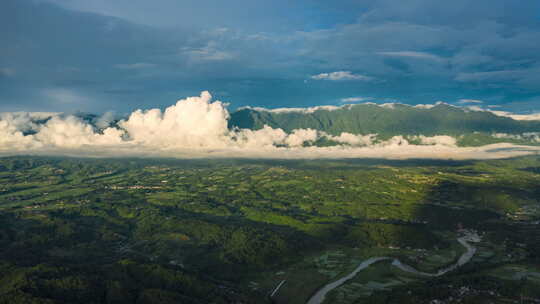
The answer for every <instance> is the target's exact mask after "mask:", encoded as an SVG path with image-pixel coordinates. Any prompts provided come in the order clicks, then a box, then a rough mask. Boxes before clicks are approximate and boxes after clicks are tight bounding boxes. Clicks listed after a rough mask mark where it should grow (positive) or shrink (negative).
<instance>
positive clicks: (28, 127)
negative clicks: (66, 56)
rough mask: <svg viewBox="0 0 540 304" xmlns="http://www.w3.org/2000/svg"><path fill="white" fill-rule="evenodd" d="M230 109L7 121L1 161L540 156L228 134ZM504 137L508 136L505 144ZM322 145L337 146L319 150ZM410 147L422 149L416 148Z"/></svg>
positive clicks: (268, 131)
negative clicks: (38, 157)
mask: <svg viewBox="0 0 540 304" xmlns="http://www.w3.org/2000/svg"><path fill="white" fill-rule="evenodd" d="M228 119H229V112H228V111H227V109H226V106H225V104H224V103H222V102H220V101H212V96H211V95H210V93H208V92H206V91H205V92H202V93H201V95H200V96H197V97H189V98H186V99H183V100H179V101H178V102H177V103H176V104H175V105H172V106H170V107H168V108H166V109H165V110H164V111H162V110H160V109H150V110H137V111H134V112H133V113H131V115H129V117H128V118H126V119H123V120H120V121H118V122H117V123H112V120H113V116H112V114H111V113H106V114H104V115H103V116H102V117H100V118H98V119H95V120H94V123H93V124H90V123H88V122H86V121H85V120H82V119H81V118H79V117H75V116H69V115H68V116H66V115H62V114H58V113H26V112H17V113H3V114H1V115H0V154H2V155H18V154H42V155H43V154H54V155H72V156H93V157H122V156H146V157H250V158H255V157H262V158H351V157H355V158H356V157H375V158H379V157H383V158H397V159H399V158H441V159H471V158H472V159H474V158H500V157H509V156H517V155H525V154H530V153H537V152H538V151H540V150H539V149H538V148H534V147H519V146H512V145H509V144H499V145H491V146H485V147H478V148H458V147H457V146H456V139H455V138H452V137H450V136H433V137H426V136H423V135H418V136H415V137H411V138H405V137H402V136H395V137H393V138H391V139H389V140H386V141H378V140H377V139H376V135H375V134H365V135H354V134H350V133H341V134H340V135H339V136H332V135H329V134H326V133H324V132H321V131H317V130H313V129H297V130H293V131H292V132H291V133H289V134H287V133H286V132H284V131H283V130H281V129H273V128H271V127H268V126H265V127H264V128H262V129H260V130H249V129H233V130H230V129H229V128H228V126H227V125H228V124H227V123H228ZM501 137H502V136H501ZM319 140H329V141H333V142H335V143H337V145H335V146H331V147H317V146H314V145H313V144H314V143H315V142H317V141H319ZM411 141H414V142H418V143H420V144H416V145H413V144H411Z"/></svg>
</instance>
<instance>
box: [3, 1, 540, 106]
mask: <svg viewBox="0 0 540 304" xmlns="http://www.w3.org/2000/svg"><path fill="white" fill-rule="evenodd" d="M0 41H2V43H1V44H0V111H67V112H74V111H87V112H98V113H99V112H104V111H108V110H114V111H116V112H118V113H125V112H129V111H132V110H133V109H137V108H150V107H164V106H167V105H170V104H173V103H174V102H175V101H176V100H177V99H180V98H183V97H185V96H193V95H198V94H199V93H200V91H202V90H209V91H210V92H212V94H213V95H214V96H215V97H216V98H218V99H221V100H223V101H227V102H230V103H231V105H230V107H231V108H236V107H239V106H244V105H251V106H263V107H269V108H273V107H300V106H313V105H319V104H340V103H343V102H344V101H349V102H350V101H352V100H356V101H381V102H387V101H399V102H403V103H409V104H418V103H433V102H436V101H439V100H442V101H446V102H449V103H458V102H459V101H460V100H477V101H482V102H483V103H479V102H473V103H474V104H475V105H479V104H480V105H484V106H487V105H496V106H497V105H498V106H501V107H502V108H501V109H508V110H513V111H517V112H534V111H540V1H536V0H520V1H516V0H477V1H470V0H469V1H466V0H453V1H435V0H410V1H406V2H405V1H391V0H379V1H376V0H366V1H360V0H357V1H349V0H334V1H327V0H298V1H284V0H274V1H262V0H237V1H224V0H212V1H202V0H199V1H195V0H183V1H175V0H155V1H147V0H115V1H111V0H2V1H0Z"/></svg>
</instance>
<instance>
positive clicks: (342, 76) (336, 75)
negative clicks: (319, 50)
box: [311, 71, 373, 81]
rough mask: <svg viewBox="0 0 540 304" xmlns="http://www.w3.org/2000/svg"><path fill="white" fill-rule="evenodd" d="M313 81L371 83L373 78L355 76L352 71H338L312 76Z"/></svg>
mask: <svg viewBox="0 0 540 304" xmlns="http://www.w3.org/2000/svg"><path fill="white" fill-rule="evenodd" d="M311 79H315V80H331V81H340V80H360V81H371V80H373V77H369V76H365V75H360V74H353V73H352V72H350V71H337V72H331V73H321V74H317V75H313V76H311Z"/></svg>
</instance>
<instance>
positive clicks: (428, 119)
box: [229, 104, 540, 137]
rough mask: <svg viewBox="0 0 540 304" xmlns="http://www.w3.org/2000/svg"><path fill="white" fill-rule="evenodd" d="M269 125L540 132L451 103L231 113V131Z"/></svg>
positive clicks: (389, 132)
mask: <svg viewBox="0 0 540 304" xmlns="http://www.w3.org/2000/svg"><path fill="white" fill-rule="evenodd" d="M264 125H268V126H271V127H273V128H281V129H283V130H285V131H286V132H290V131H292V130H294V129H301V128H311V129H316V130H320V131H325V132H327V133H330V134H333V135H338V134H340V133H341V132H349V133H353V134H375V133H377V134H379V135H380V136H382V137H387V136H394V135H416V134H423V135H426V136H432V135H462V134H470V133H473V132H482V133H507V134H519V133H524V132H540V121H518V120H514V119H511V118H508V117H501V116H497V115H495V114H493V113H490V112H486V111H471V110H467V109H465V108H458V107H454V106H451V105H447V104H437V105H436V106H434V107H431V108H429V107H412V106H407V105H402V104H392V105H390V106H380V105H376V104H358V105H350V106H344V107H341V108H337V109H328V108H326V109H325V108H316V109H313V110H304V111H302V110H296V111H270V110H265V109H254V108H243V109H239V110H237V111H236V112H233V113H232V114H231V119H230V120H229V126H230V127H231V128H232V127H239V128H249V129H261V128H262V127H263V126H264Z"/></svg>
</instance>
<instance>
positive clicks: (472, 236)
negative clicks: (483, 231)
mask: <svg viewBox="0 0 540 304" xmlns="http://www.w3.org/2000/svg"><path fill="white" fill-rule="evenodd" d="M457 241H458V242H459V243H460V244H461V245H463V247H465V248H466V249H467V251H466V252H465V253H463V254H462V255H461V256H460V257H459V259H458V260H457V262H456V263H454V264H452V265H450V266H448V267H446V268H443V269H440V270H439V271H437V272H436V273H427V272H422V271H418V270H416V269H414V268H413V267H411V266H409V265H406V264H403V263H402V262H401V261H400V260H398V259H394V258H389V257H372V258H369V259H367V260H365V261H363V262H362V263H360V265H358V267H356V269H354V270H353V271H352V272H351V273H349V274H348V275H346V276H344V277H342V278H340V279H339V280H337V281H334V282H332V283H328V284H326V285H324V286H323V287H322V288H321V289H319V290H318V291H317V292H316V293H315V294H314V295H313V296H312V297H311V298H310V299H309V301H308V302H307V304H321V303H322V302H324V298H325V297H326V294H328V293H329V292H330V291H331V290H333V289H334V288H337V287H339V286H341V285H343V284H344V283H345V282H347V281H348V280H350V279H352V278H353V277H354V276H356V275H357V274H358V273H359V272H360V271H362V270H363V269H365V268H367V267H369V266H370V265H371V264H374V263H377V262H380V261H384V260H393V261H392V266H395V267H397V268H399V269H401V270H403V271H406V272H410V273H414V274H417V275H421V276H428V277H437V276H441V275H443V274H445V273H447V272H449V271H452V270H454V269H456V268H458V267H460V266H463V265H465V264H466V263H468V262H469V261H470V260H471V258H472V257H473V256H474V254H475V253H476V248H475V247H473V246H472V245H471V244H469V243H468V242H479V241H480V237H479V236H478V235H477V234H476V233H467V234H466V235H465V236H462V237H460V238H458V239H457Z"/></svg>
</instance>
